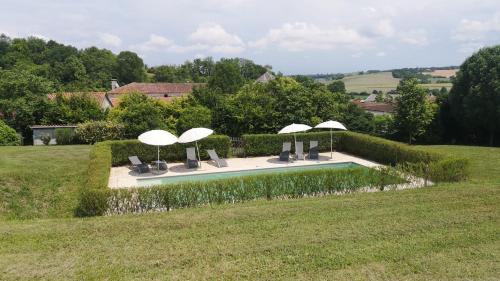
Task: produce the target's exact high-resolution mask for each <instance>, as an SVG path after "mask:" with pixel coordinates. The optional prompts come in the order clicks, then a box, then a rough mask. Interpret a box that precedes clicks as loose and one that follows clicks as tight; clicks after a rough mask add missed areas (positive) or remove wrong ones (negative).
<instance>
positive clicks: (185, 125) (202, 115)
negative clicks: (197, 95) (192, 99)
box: [177, 105, 212, 135]
mask: <svg viewBox="0 0 500 281" xmlns="http://www.w3.org/2000/svg"><path fill="white" fill-rule="evenodd" d="M211 126H212V112H211V111H210V109H208V108H206V107H204V106H201V105H198V106H188V107H186V108H184V109H183V110H182V111H181V112H180V116H179V119H178V120H177V133H178V134H179V135H180V134H182V133H183V132H185V131H187V130H189V129H191V128H199V127H202V128H210V127H211Z"/></svg>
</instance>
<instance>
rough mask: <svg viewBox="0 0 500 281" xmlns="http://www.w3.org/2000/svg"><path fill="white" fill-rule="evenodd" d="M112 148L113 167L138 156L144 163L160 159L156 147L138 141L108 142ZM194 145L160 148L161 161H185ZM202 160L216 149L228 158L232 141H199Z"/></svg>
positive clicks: (219, 137) (223, 138)
mask: <svg viewBox="0 0 500 281" xmlns="http://www.w3.org/2000/svg"><path fill="white" fill-rule="evenodd" d="M108 143H109V146H110V148H111V155H112V165H113V166H120V165H124V164H128V163H129V160H128V157H129V156H132V155H137V156H139V158H140V159H141V160H142V161H143V162H146V163H147V162H150V161H153V160H156V159H157V158H158V156H157V153H158V150H157V148H156V147H155V146H152V145H147V144H143V143H141V142H139V141H138V140H120V141H110V142H108ZM194 146H195V144H194V143H188V144H179V143H176V144H173V145H169V146H164V147H160V159H163V160H166V161H168V162H172V161H180V162H182V161H185V160H186V148H187V147H194ZM198 147H199V148H200V157H201V159H202V160H203V159H209V156H208V154H207V152H206V149H215V151H216V152H217V154H218V155H219V157H224V158H227V157H228V156H229V153H230V151H231V140H230V139H229V137H228V136H223V135H213V136H209V137H208V138H204V139H202V140H200V141H198Z"/></svg>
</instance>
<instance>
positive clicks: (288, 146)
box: [280, 142, 292, 161]
mask: <svg viewBox="0 0 500 281" xmlns="http://www.w3.org/2000/svg"><path fill="white" fill-rule="evenodd" d="M290 150H292V143H291V142H284V143H283V150H282V151H281V153H280V161H288V160H289V159H290Z"/></svg>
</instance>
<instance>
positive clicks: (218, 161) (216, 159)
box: [207, 149, 227, 168]
mask: <svg viewBox="0 0 500 281" xmlns="http://www.w3.org/2000/svg"><path fill="white" fill-rule="evenodd" d="M207 153H208V156H210V159H211V160H212V161H214V162H215V163H216V164H217V167H219V168H220V167H227V162H226V160H225V159H223V158H219V155H217V152H215V150H214V149H207Z"/></svg>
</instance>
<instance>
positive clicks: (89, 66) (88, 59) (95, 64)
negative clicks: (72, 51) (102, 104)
mask: <svg viewBox="0 0 500 281" xmlns="http://www.w3.org/2000/svg"><path fill="white" fill-rule="evenodd" d="M80 59H81V61H82V63H83V65H84V66H85V69H86V71H87V75H88V77H89V82H90V85H91V86H92V88H94V89H109V88H110V81H111V79H112V78H118V76H117V58H116V56H115V55H114V54H113V53H112V52H111V51H109V50H105V49H98V48H96V47H90V48H87V49H84V50H82V51H81V52H80Z"/></svg>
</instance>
